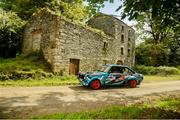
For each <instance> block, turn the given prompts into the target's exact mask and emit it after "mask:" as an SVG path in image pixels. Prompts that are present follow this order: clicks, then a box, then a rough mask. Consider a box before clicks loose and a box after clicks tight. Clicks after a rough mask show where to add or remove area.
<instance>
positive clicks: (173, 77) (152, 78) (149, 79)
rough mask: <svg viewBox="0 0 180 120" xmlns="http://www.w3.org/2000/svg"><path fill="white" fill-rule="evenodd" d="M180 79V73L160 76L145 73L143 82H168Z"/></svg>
mask: <svg viewBox="0 0 180 120" xmlns="http://www.w3.org/2000/svg"><path fill="white" fill-rule="evenodd" d="M176 80H180V75H168V76H159V75H145V76H144V80H143V83H153V82H168V81H176Z"/></svg>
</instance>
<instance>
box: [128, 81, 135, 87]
mask: <svg viewBox="0 0 180 120" xmlns="http://www.w3.org/2000/svg"><path fill="white" fill-rule="evenodd" d="M136 85H137V81H136V80H131V81H129V87H130V88H136Z"/></svg>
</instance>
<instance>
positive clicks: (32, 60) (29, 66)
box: [0, 55, 51, 72]
mask: <svg viewBox="0 0 180 120" xmlns="http://www.w3.org/2000/svg"><path fill="white" fill-rule="evenodd" d="M13 70H19V71H33V70H35V71H38V70H39V71H46V72H51V70H50V69H49V65H48V64H47V63H45V62H44V60H43V59H42V58H40V57H39V56H38V55H30V56H26V57H23V56H18V57H16V58H9V59H2V58H0V72H9V71H13Z"/></svg>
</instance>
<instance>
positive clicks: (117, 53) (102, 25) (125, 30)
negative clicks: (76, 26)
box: [87, 14, 135, 66]
mask: <svg viewBox="0 0 180 120" xmlns="http://www.w3.org/2000/svg"><path fill="white" fill-rule="evenodd" d="M87 23H88V25H89V26H91V27H93V28H98V29H101V30H103V31H104V32H105V33H106V34H108V35H111V36H112V37H113V38H114V40H113V41H112V43H111V45H110V46H111V48H112V49H111V52H112V53H113V56H109V57H111V58H113V59H116V61H118V60H122V61H123V62H124V64H125V65H128V66H133V65H134V59H135V53H134V50H135V31H134V29H132V28H131V27H129V26H128V25H127V24H125V23H124V22H122V21H120V20H119V19H117V18H115V17H112V16H110V15H104V14H100V15H98V16H96V17H95V18H92V19H91V20H89V21H88V22H87ZM122 35H123V38H124V39H123V40H122ZM121 49H123V54H121Z"/></svg>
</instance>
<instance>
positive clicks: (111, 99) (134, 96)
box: [0, 81, 180, 118]
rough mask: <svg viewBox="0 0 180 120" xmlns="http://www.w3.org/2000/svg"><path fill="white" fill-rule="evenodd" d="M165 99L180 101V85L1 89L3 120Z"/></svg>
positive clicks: (171, 83) (151, 84)
mask: <svg viewBox="0 0 180 120" xmlns="http://www.w3.org/2000/svg"><path fill="white" fill-rule="evenodd" d="M162 96H167V97H171V96H178V97H180V81H171V82H160V83H146V84H145V83H144V84H142V85H140V86H139V87H137V88H123V87H121V88H120V87H107V88H102V89H101V90H91V89H89V88H85V87H82V86H55V87H17V88H16V87H2V88H0V118H27V117H30V116H34V115H40V114H52V113H56V112H76V111H85V110H90V109H99V108H101V107H104V106H108V105H123V104H133V103H134V102H136V103H137V102H142V101H144V100H145V101H148V100H153V99H158V98H160V97H162Z"/></svg>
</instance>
